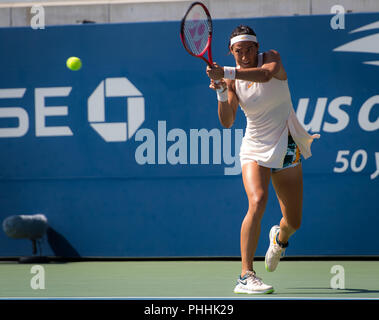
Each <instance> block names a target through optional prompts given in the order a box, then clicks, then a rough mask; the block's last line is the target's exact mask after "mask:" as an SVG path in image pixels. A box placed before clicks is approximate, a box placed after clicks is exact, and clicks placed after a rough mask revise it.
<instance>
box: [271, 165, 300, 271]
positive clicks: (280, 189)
mask: <svg viewBox="0 0 379 320" xmlns="http://www.w3.org/2000/svg"><path fill="white" fill-rule="evenodd" d="M272 184H273V186H274V189H275V192H276V195H277V198H278V200H279V204H280V208H281V211H282V215H283V217H282V219H281V221H280V226H273V227H272V228H271V230H270V247H269V249H268V250H267V253H266V257H265V267H266V270H267V271H274V270H275V269H276V267H277V265H278V263H279V261H280V257H281V256H282V254H283V253H284V251H285V248H286V247H287V245H288V240H289V238H290V237H291V235H292V234H294V233H295V231H296V230H297V229H299V228H300V224H301V218H302V204H303V173H302V167H301V163H298V164H297V165H296V166H294V167H289V168H286V169H283V170H280V171H277V172H273V173H272Z"/></svg>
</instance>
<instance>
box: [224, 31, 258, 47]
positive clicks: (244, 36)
mask: <svg viewBox="0 0 379 320" xmlns="http://www.w3.org/2000/svg"><path fill="white" fill-rule="evenodd" d="M240 41H253V42H257V43H258V40H257V37H256V36H253V35H251V34H242V35H240V36H236V37H233V38H232V39H230V46H232V45H233V44H235V43H236V42H240Z"/></svg>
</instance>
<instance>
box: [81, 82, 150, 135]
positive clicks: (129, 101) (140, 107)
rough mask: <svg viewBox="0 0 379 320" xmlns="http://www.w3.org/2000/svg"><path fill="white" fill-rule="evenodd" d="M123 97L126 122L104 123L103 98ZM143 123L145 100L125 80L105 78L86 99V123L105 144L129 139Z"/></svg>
mask: <svg viewBox="0 0 379 320" xmlns="http://www.w3.org/2000/svg"><path fill="white" fill-rule="evenodd" d="M109 97H125V100H126V107H127V116H128V122H126V121H124V122H106V119H105V98H109ZM144 121H145V100H144V98H143V96H142V93H141V92H140V91H139V90H138V89H137V88H136V87H135V86H134V85H133V84H132V83H131V82H130V81H129V80H128V79H127V78H107V79H105V80H103V81H101V82H100V84H99V85H98V86H97V88H96V89H95V91H94V92H93V93H92V94H91V95H90V97H89V98H88V122H89V123H90V125H91V127H92V128H93V129H94V130H95V131H96V132H97V133H98V134H99V135H100V136H101V137H102V138H103V139H104V140H105V141H106V142H122V141H126V140H127V139H128V138H131V137H132V136H133V134H134V133H135V132H136V131H137V129H138V128H139V127H140V125H141V124H142V123H143V122H144Z"/></svg>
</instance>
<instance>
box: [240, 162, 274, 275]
mask: <svg viewBox="0 0 379 320" xmlns="http://www.w3.org/2000/svg"><path fill="white" fill-rule="evenodd" d="M270 177H271V170H270V169H269V168H265V167H262V166H259V165H258V164H257V163H256V162H248V163H246V164H245V165H244V166H243V167H242V178H243V184H244V186H245V191H246V195H247V198H248V201H249V209H248V211H247V213H246V215H245V218H244V219H243V222H242V226H241V260H242V270H241V274H242V275H243V274H244V273H245V272H246V271H249V270H250V271H251V270H252V268H253V260H254V255H255V251H256V249H257V245H258V239H259V235H260V230H261V219H262V217H263V213H264V210H265V208H266V203H267V199H268V187H269V184H270Z"/></svg>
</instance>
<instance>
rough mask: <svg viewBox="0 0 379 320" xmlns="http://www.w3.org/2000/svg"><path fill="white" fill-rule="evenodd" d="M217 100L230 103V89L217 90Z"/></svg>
mask: <svg viewBox="0 0 379 320" xmlns="http://www.w3.org/2000/svg"><path fill="white" fill-rule="evenodd" d="M217 100H218V101H220V102H225V101H228V88H222V89H219V90H217Z"/></svg>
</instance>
